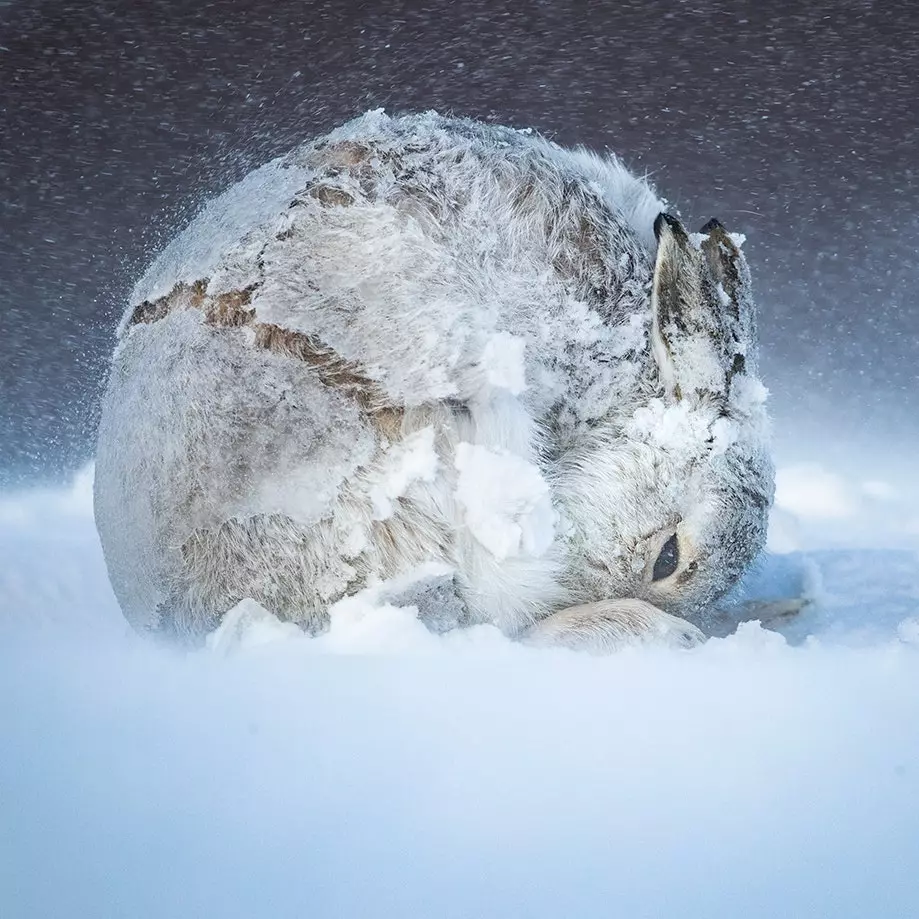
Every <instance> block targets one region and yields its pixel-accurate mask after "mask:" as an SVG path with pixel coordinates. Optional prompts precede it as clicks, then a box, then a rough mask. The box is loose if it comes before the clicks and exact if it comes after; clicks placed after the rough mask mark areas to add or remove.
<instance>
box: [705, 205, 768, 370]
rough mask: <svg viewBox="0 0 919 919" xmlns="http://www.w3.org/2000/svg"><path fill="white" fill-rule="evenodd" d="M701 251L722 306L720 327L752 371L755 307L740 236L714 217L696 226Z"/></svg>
mask: <svg viewBox="0 0 919 919" xmlns="http://www.w3.org/2000/svg"><path fill="white" fill-rule="evenodd" d="M700 233H701V234H702V247H701V248H702V254H703V255H704V256H705V261H706V264H707V266H708V271H709V274H710V276H711V279H712V281H713V282H714V285H715V294H716V296H717V299H718V302H719V303H720V304H721V305H722V306H723V307H724V310H723V314H722V327H723V328H724V331H725V334H726V335H727V337H728V339H729V342H728V343H730V342H733V347H734V351H735V354H741V355H742V356H743V357H744V361H743V363H744V367H741V368H740V369H741V370H742V369H747V370H749V371H750V372H751V373H752V372H754V371H755V366H754V365H755V360H756V354H755V345H756V310H755V308H754V305H753V292H752V289H751V286H750V269H749V268H748V267H747V260H746V259H745V258H744V255H743V252H742V251H741V249H740V244H741V243H742V242H743V237H740V236H733V235H731V234H730V233H728V232H727V230H725V228H724V226H723V225H722V224H721V223H720V222H719V221H718V220H716V219H715V218H714V217H713V218H712V219H711V220H709V222H708V223H707V224H705V226H704V227H702V229H701V230H700Z"/></svg>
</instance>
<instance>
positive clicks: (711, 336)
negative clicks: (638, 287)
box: [651, 214, 753, 402]
mask: <svg viewBox="0 0 919 919" xmlns="http://www.w3.org/2000/svg"><path fill="white" fill-rule="evenodd" d="M704 232H706V233H708V234H709V235H708V236H707V237H704V238H701V247H697V246H696V245H695V244H694V241H693V240H691V239H690V238H689V236H688V235H687V233H686V230H685V229H683V226H682V224H680V222H679V221H678V220H677V219H676V218H675V217H672V216H670V215H669V214H660V215H659V216H658V218H657V220H655V222H654V233H655V236H656V237H657V260H656V263H655V266H654V283H653V287H652V293H651V305H652V310H653V327H652V350H653V353H654V357H655V360H656V361H657V366H658V372H659V374H660V379H661V382H662V384H663V386H664V389H665V390H666V391H667V393H668V395H670V396H671V397H672V398H675V399H683V398H688V397H691V396H693V395H696V396H710V397H713V398H715V399H716V400H718V401H721V402H726V401H727V399H728V396H729V390H730V383H731V379H732V377H733V376H734V375H735V374H737V373H742V372H743V371H744V370H745V369H746V366H745V365H746V354H747V351H748V350H749V348H751V347H752V342H753V337H752V325H750V326H749V328H748V327H747V323H746V322H745V321H743V320H742V319H741V315H742V314H745V313H746V314H749V316H750V323H752V308H751V304H749V297H748V290H749V284H748V283H747V274H746V262H744V260H743V256H742V255H741V254H740V250H739V248H738V247H737V246H736V245H735V244H734V243H733V241H732V240H731V238H730V237H729V236H728V235H727V233H725V232H724V228H723V227H722V226H721V224H719V223H717V221H712V222H710V223H709V224H706V228H705V231H704ZM696 238H697V239H699V238H700V237H696Z"/></svg>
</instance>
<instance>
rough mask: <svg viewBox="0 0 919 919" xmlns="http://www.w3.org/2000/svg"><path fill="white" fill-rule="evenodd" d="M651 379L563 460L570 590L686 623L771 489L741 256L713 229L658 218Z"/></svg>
mask: <svg viewBox="0 0 919 919" xmlns="http://www.w3.org/2000/svg"><path fill="white" fill-rule="evenodd" d="M654 230H655V235H656V236H657V241H658V249H657V258H656V264H655V268H654V282H653V289H652V298H651V308H652V314H653V315H652V324H651V343H650V346H651V353H652V354H653V359H654V360H653V367H654V372H653V375H652V378H651V379H650V380H649V381H648V388H647V390H646V391H645V394H644V395H643V396H642V398H641V399H640V400H639V404H638V407H637V408H636V409H635V411H634V412H631V413H629V414H628V417H622V416H620V415H618V414H614V415H613V416H611V418H610V419H609V420H608V422H607V423H605V424H601V425H598V426H597V428H596V429H595V430H594V431H593V432H592V434H591V437H590V438H589V439H588V443H587V444H585V445H584V446H583V448H581V449H579V450H577V451H574V452H573V453H571V454H570V455H568V456H567V457H565V459H564V461H563V462H564V467H565V468H564V473H565V474H563V475H562V476H561V478H562V480H563V482H564V484H563V485H562V492H563V494H564V496H565V503H566V506H567V509H568V512H569V513H570V515H571V522H572V526H573V549H574V551H573V553H572V555H573V558H574V561H573V562H572V569H571V583H572V587H573V588H574V589H575V590H576V591H579V592H582V593H583V594H584V595H585V596H584V598H585V599H600V598H618V597H638V598H642V599H645V600H648V601H650V602H651V603H654V604H655V605H657V606H659V607H661V608H662V609H665V610H667V611H668V612H672V613H676V614H678V615H682V616H689V617H693V616H694V615H695V614H698V613H700V612H702V611H703V610H704V609H705V607H706V605H707V604H709V603H710V602H711V601H712V600H714V599H716V598H717V597H719V596H721V595H722V594H724V593H725V592H726V591H728V590H729V589H730V588H731V587H732V586H733V585H734V583H735V582H736V581H737V580H738V578H739V577H740V575H741V574H742V573H743V571H744V570H745V569H746V567H747V566H748V565H749V563H750V562H751V560H752V559H753V558H754V556H755V555H756V554H757V553H758V552H759V551H760V550H761V548H762V546H763V543H764V541H765V534H766V523H767V517H768V512H769V507H770V504H771V502H772V493H773V470H772V464H771V462H770V459H769V454H768V450H767V443H766V435H767V430H766V429H767V419H766V413H765V407H764V402H765V396H766V390H765V389H764V388H763V386H762V384H761V383H760V382H759V380H758V379H757V377H756V329H755V317H754V309H753V302H752V298H751V295H750V283H749V274H748V270H747V264H746V260H745V259H744V257H743V254H742V253H741V251H740V247H739V243H738V241H737V238H736V237H732V236H731V235H729V234H728V233H727V232H726V231H725V229H724V227H723V226H722V225H721V224H720V223H718V222H717V221H715V220H712V221H710V222H709V223H708V224H706V225H705V226H704V227H703V228H702V231H701V233H700V234H696V235H695V236H693V237H692V238H691V237H690V236H689V235H688V234H687V233H686V231H685V230H684V229H683V227H682V226H681V225H680V223H679V222H678V221H677V220H676V219H675V218H673V217H671V216H669V215H667V214H661V215H660V216H659V217H658V218H657V221H656V222H655V225H654Z"/></svg>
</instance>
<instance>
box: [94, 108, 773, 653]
mask: <svg viewBox="0 0 919 919" xmlns="http://www.w3.org/2000/svg"><path fill="white" fill-rule="evenodd" d="M664 210H665V205H664V204H663V202H661V200H659V199H658V198H657V197H656V195H655V193H654V192H653V191H652V189H651V188H650V186H649V185H648V184H647V183H646V182H644V181H643V180H640V179H638V178H635V177H634V176H632V175H631V174H630V173H629V172H628V171H627V170H626V169H625V168H624V167H623V166H622V165H621V163H619V161H618V160H616V159H613V158H600V157H597V156H594V155H592V154H589V153H586V152H584V151H568V150H564V149H562V148H560V147H558V146H556V145H555V144H552V143H550V142H548V141H546V140H544V139H542V138H539V137H537V136H534V135H532V134H530V133H528V132H519V131H515V130H511V129H508V128H502V127H495V126H486V125H482V124H478V123H475V122H472V121H466V120H458V119H450V118H443V117H440V116H438V115H436V114H433V113H428V114H425V115H420V116H407V117H402V118H389V117H387V116H386V115H384V114H382V113H381V112H372V113H369V114H367V115H365V116H363V117H361V118H357V119H355V120H354V121H351V122H349V123H348V124H346V125H344V126H343V127H341V128H339V129H338V130H336V131H334V132H332V133H331V134H329V135H327V136H326V137H323V138H321V139H320V140H317V141H313V142H310V143H307V144H304V145H303V146H301V147H299V148H297V149H295V150H294V151H292V152H291V153H290V154H288V155H287V156H285V157H282V158H281V159H278V160H275V161H273V162H271V163H269V164H267V165H266V166H264V167H262V168H261V169H258V170H256V171H255V172H253V173H252V174H250V175H249V176H248V177H247V178H245V179H244V180H243V181H242V182H240V183H239V184H238V185H236V186H234V187H233V188H231V189H230V190H229V191H227V192H226V193H225V194H224V195H222V196H221V197H219V198H217V199H216V200H214V201H212V202H211V203H210V204H209V205H208V206H207V207H206V208H205V209H204V210H203V211H202V212H201V214H200V215H199V216H198V218H197V219H196V220H195V221H194V222H193V223H192V224H191V226H190V227H189V228H188V229H187V230H185V231H184V232H183V233H182V234H180V235H179V236H178V237H177V238H176V239H175V240H174V241H173V242H172V243H171V244H170V245H169V246H168V247H167V249H166V250H165V251H164V252H163V254H162V255H161V256H160V257H159V259H157V261H156V262H155V263H154V265H153V266H152V267H151V269H150V270H149V271H148V272H147V274H146V275H145V276H144V277H143V278H142V279H141V281H140V282H139V284H138V285H137V287H136V289H135V291H134V295H133V298H132V303H131V305H130V308H129V309H128V311H127V313H126V315H125V319H124V321H123V322H122V324H121V328H120V331H119V341H118V345H117V347H116V351H115V355H114V359H113V366H112V371H111V376H110V379H109V384H108V389H107V392H106V396H105V400H104V407H103V416H102V423H101V427H100V432H99V445H98V453H97V465H96V518H97V523H98V527H99V532H100V534H101V537H102V541H103V546H104V549H105V554H106V560H107V563H108V566H109V572H110V575H111V578H112V583H113V585H114V587H115V591H116V594H117V595H118V598H119V601H120V603H121V605H122V607H123V609H124V611H125V614H126V616H127V617H128V619H129V620H130V621H131V622H132V623H133V624H134V625H135V626H137V627H138V628H141V629H144V630H151V631H157V632H167V633H169V634H180V635H188V636H200V635H201V634H203V633H204V632H206V631H208V630H210V629H212V628H213V627H214V626H215V625H216V624H217V623H218V622H219V621H220V618H221V616H222V615H223V614H224V613H225V612H226V611H227V610H228V609H229V608H231V607H232V606H234V605H235V604H236V603H238V602H239V601H240V600H242V599H244V598H252V599H255V600H257V601H258V602H259V603H260V604H262V605H263V606H264V607H266V608H267V609H268V610H270V611H271V612H273V613H275V614H276V615H277V616H278V617H280V618H281V619H286V620H291V621H294V622H297V623H300V624H301V625H303V626H304V627H305V628H307V629H309V630H311V631H316V630H320V629H322V628H323V627H324V626H325V624H326V622H327V617H328V609H329V606H330V605H331V604H333V603H334V602H335V601H337V600H338V599H340V598H342V597H343V596H346V595H349V594H353V593H355V592H357V591H359V590H360V589H361V588H363V587H365V586H368V585H371V584H374V583H378V582H380V581H381V580H385V579H389V578H404V576H405V575H406V574H410V573H411V572H412V571H415V570H418V571H420V572H422V574H421V575H419V579H418V580H417V582H416V584H415V586H414V587H413V588H412V589H410V590H408V591H407V592H406V593H405V595H404V597H402V602H411V603H413V604H414V605H416V606H418V607H419V611H420V614H421V615H422V617H423V618H425V619H426V621H428V622H429V624H431V625H432V627H434V628H447V627H451V626H453V625H462V624H468V623H475V622H491V623H495V624H496V625H498V626H499V627H500V628H501V629H502V630H504V631H505V632H506V633H508V634H510V635H522V634H523V633H524V632H525V631H526V630H527V629H528V628H529V627H531V626H533V624H534V623H541V624H542V625H541V628H542V634H556V633H559V634H560V633H561V632H564V628H563V620H561V619H560V620H559V621H558V624H557V627H555V628H554V629H553V628H552V627H551V626H547V625H546V624H545V623H543V620H546V619H547V617H552V616H554V615H559V614H560V613H559V611H562V610H564V609H565V608H566V607H569V606H571V605H572V604H590V603H593V602H597V601H608V600H611V599H612V600H615V599H618V598H639V599H641V600H643V601H647V602H645V603H642V604H631V606H630V605H629V604H623V605H621V606H620V607H616V606H615V604H613V605H612V606H611V605H610V604H609V603H605V604H603V605H602V609H601V607H597V611H598V613H597V615H598V620H597V621H598V622H602V621H612V619H615V618H616V616H619V617H620V618H622V619H625V620H628V625H627V626H626V627H624V628H620V626H621V623H619V626H617V629H619V631H623V632H624V633H628V632H635V631H636V630H641V629H643V628H644V626H643V625H642V623H647V622H649V621H650V620H651V619H654V615H653V610H654V609H655V608H657V609H658V610H659V611H662V610H666V611H667V613H670V614H674V615H678V616H689V617H692V616H698V614H699V613H700V611H701V610H703V609H704V608H705V607H706V605H707V604H709V603H710V602H711V601H712V600H713V599H715V598H716V597H718V596H719V595H721V594H723V593H724V592H725V591H726V590H727V589H728V588H729V587H730V586H731V585H732V584H733V583H734V582H735V581H736V579H737V578H738V576H739V575H740V573H741V572H742V571H743V569H744V568H745V567H746V565H747V564H748V562H749V561H750V559H751V558H752V557H753V556H754V555H755V554H756V553H757V551H758V550H759V548H760V547H761V545H762V542H763V538H764V532H765V520H766V514H767V510H768V506H769V503H770V501H771V494H772V472H771V466H770V463H769V460H768V456H767V453H766V449H765V440H764V437H765V414H764V409H763V400H764V394H765V391H764V390H763V388H762V386H761V385H760V384H759V383H758V381H757V379H756V376H755V372H756V363H755V329H754V326H753V307H752V303H751V301H750V299H749V279H748V276H747V270H746V263H745V261H744V259H743V256H742V254H741V252H740V250H739V246H738V241H737V240H736V239H735V238H733V237H731V236H730V235H729V234H727V233H725V231H724V229H723V228H722V227H721V226H720V224H717V223H715V222H713V223H712V224H710V225H708V226H707V227H706V228H705V232H704V233H703V234H702V235H698V236H696V237H689V236H687V235H686V233H685V232H684V230H683V228H682V227H681V226H680V224H679V223H678V222H677V221H676V220H675V219H674V218H672V217H665V216H660V217H659V216H658V215H660V214H661V212H662V211H664ZM674 535H675V537H676V540H677V544H678V550H679V551H678V555H679V558H678V561H677V563H676V565H675V570H673V571H668V570H667V566H666V565H664V566H663V568H661V566H660V565H659V566H658V568H659V570H658V572H657V573H658V574H661V571H664V572H665V576H663V577H657V579H655V578H654V572H655V562H656V560H657V559H658V555H659V553H660V552H661V550H662V548H663V547H665V545H667V541H668V539H669V538H670V537H671V536H674ZM670 545H671V547H672V545H673V543H671V544H670ZM666 554H667V553H666V552H665V555H666ZM671 556H672V552H671ZM670 560H671V561H673V558H672V557H671V559H670ZM664 561H666V559H664ZM394 601H395V602H399V598H394ZM650 604H653V606H651V605H650ZM617 609H618V610H619V612H617V611H616V610H617ZM639 609H640V615H638V614H637V613H635V610H639ZM610 610H612V611H613V612H612V613H611V612H610ZM630 610H632V612H630ZM649 610H651V611H652V613H651V614H649V612H648V611H649ZM649 615H650V619H649ZM584 616H585V613H584V610H583V607H579V611H578V613H577V615H576V616H575V617H573V618H572V616H571V614H569V615H568V619H567V620H565V621H574V619H576V620H577V623H578V628H579V629H581V630H582V631H583V630H584V621H585V619H584ZM445 617H446V621H445ZM670 618H672V617H665V614H664V613H663V612H661V613H660V617H659V620H660V621H659V622H658V623H657V624H656V625H655V626H654V627H653V628H650V627H649V628H650V631H652V632H654V631H655V630H656V631H657V632H661V631H662V630H663V631H666V629H665V626H666V623H667V622H669V621H670ZM674 621H678V620H674ZM661 623H664V625H661ZM597 628H601V629H602V626H597ZM588 631H589V629H588ZM690 631H691V629H690ZM617 634H618V632H617ZM562 643H565V642H564V641H562Z"/></svg>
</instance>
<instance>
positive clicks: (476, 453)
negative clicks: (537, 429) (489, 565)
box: [456, 443, 555, 559]
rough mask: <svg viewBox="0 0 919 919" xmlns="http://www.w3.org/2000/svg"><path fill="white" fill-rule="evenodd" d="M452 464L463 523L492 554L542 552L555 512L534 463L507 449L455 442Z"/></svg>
mask: <svg viewBox="0 0 919 919" xmlns="http://www.w3.org/2000/svg"><path fill="white" fill-rule="evenodd" d="M456 468H457V471H458V472H459V478H458V480H457V485H456V500H457V501H458V502H459V503H460V504H461V505H462V506H463V508H464V519H465V523H466V526H467V527H468V528H469V531H470V532H471V533H472V535H473V536H474V537H475V538H476V539H477V540H478V541H479V542H480V543H481V544H482V545H483V546H485V548H486V549H488V551H489V552H491V553H492V555H494V556H495V558H497V559H505V558H510V557H513V556H517V555H529V556H537V557H538V556H541V555H543V554H544V553H545V552H546V550H547V549H548V548H549V546H550V545H551V544H552V540H553V538H554V534H555V511H554V510H553V508H552V501H551V498H550V495H549V486H548V485H547V483H546V481H545V479H544V478H543V477H542V475H541V474H540V472H539V470H538V469H537V468H536V466H534V465H533V464H532V463H529V462H527V461H526V460H524V459H521V458H520V457H519V456H516V455H514V454H512V453H509V452H507V451H501V452H496V451H493V450H489V449H488V448H486V447H482V446H479V445H477V444H468V443H461V444H459V445H458V446H457V449H456Z"/></svg>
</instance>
